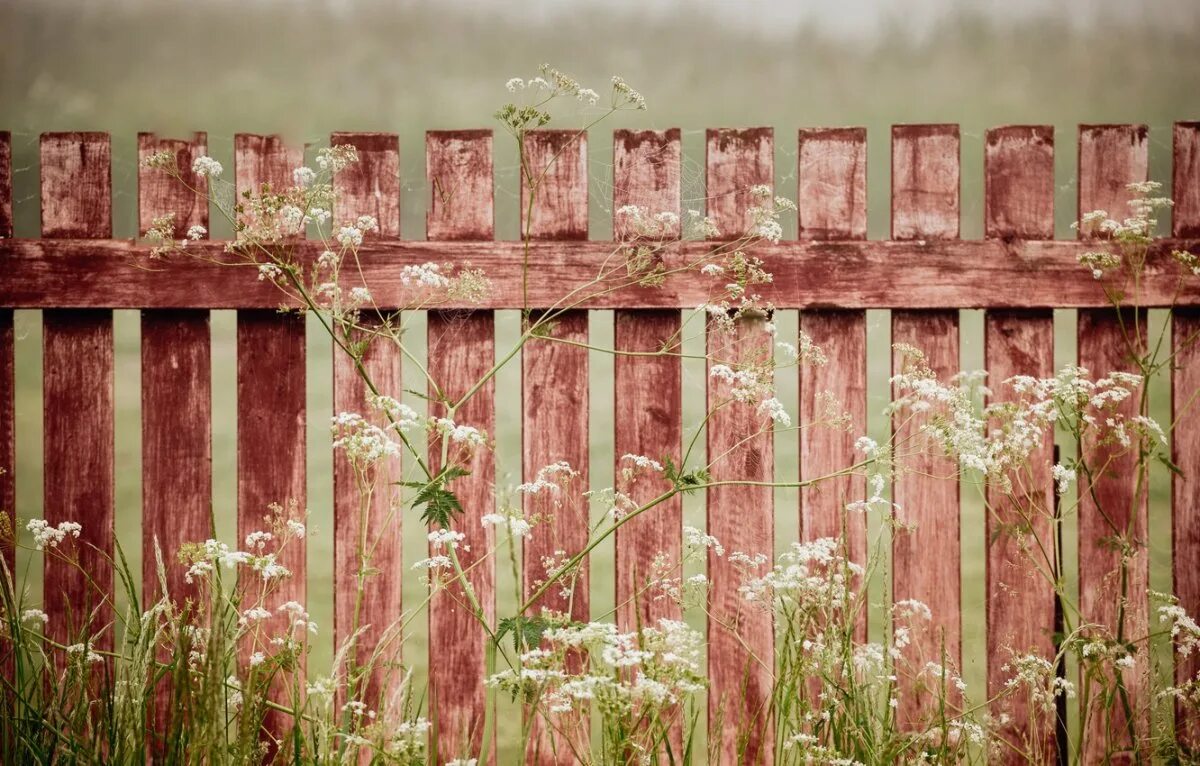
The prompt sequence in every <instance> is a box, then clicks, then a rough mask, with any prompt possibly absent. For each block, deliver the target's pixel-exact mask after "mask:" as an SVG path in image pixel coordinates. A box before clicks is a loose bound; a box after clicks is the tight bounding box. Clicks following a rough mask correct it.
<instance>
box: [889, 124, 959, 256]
mask: <svg viewBox="0 0 1200 766" xmlns="http://www.w3.org/2000/svg"><path fill="white" fill-rule="evenodd" d="M959 185H960V184H959V160H958V126H957V125H894V126H892V239H957V238H958V229H959V224H958V210H959Z"/></svg>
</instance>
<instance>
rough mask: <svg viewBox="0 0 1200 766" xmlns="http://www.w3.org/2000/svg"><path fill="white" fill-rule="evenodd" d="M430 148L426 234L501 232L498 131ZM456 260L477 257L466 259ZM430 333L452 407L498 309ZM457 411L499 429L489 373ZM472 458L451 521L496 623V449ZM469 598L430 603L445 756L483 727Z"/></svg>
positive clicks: (491, 755) (446, 139)
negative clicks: (490, 520) (486, 520)
mask: <svg viewBox="0 0 1200 766" xmlns="http://www.w3.org/2000/svg"><path fill="white" fill-rule="evenodd" d="M425 158H426V159H425V166H426V174H427V178H428V183H429V194H430V202H429V208H428V211H427V213H426V227H425V228H426V237H427V238H428V239H430V240H476V241H480V240H482V241H489V240H491V239H493V238H494V236H495V208H494V192H493V186H492V184H493V181H492V132H491V131H490V130H473V131H430V132H429V133H427V134H426V136H425ZM455 265H456V266H461V267H463V268H467V267H469V264H467V263H459V264H455ZM427 334H428V349H429V363H428V367H429V374H430V377H431V381H430V383H429V386H428V388H429V396H430V397H431V400H430V405H429V406H430V415H431V416H433V417H445V416H446V415H447V409H446V404H447V402H458V401H459V400H461V399H462V397H463V396H465V395H466V393H467V391H468V390H469V389H470V387H471V386H472V385H474V384H475V382H476V381H478V380H479V379H481V378H482V377H483V376H484V375H486V374H487V372H488V371H489V370H490V369H491V368H492V365H493V364H494V361H495V355H496V341H495V337H496V322H495V314H494V312H492V311H490V310H478V311H430V312H429V315H428V324H427ZM435 383H436V386H435V385H434V384H435ZM438 389H440V391H439V390H438ZM439 397H443V398H442V399H439ZM453 418H454V421H455V422H456V423H459V424H463V425H469V426H474V427H475V428H478V429H480V430H482V431H485V432H487V434H488V436H489V438H494V437H495V433H496V384H495V380H494V379H492V380H489V381H488V382H487V383H485V384H484V386H483V387H482V388H481V389H480V390H479V391H477V392H476V393H475V394H474V395H473V396H472V398H471V399H469V400H467V401H466V402H465V403H463V404H462V406H461V407H460V408H459V409H458V410H457V411H456V412H455V413H454V415H453ZM429 465H430V468H431V470H434V471H438V470H440V469H441V467H442V456H441V439H440V438H431V439H430V450H429ZM468 468H469V470H470V471H471V473H470V474H469V475H467V476H463V477H461V478H458V479H455V480H454V483H453V489H454V492H455V494H456V495H457V496H458V498H459V500H460V501H461V503H462V506H463V513H462V516H461V517H460V518H459V519H457V520H456V521H455V522H454V524H453V527H454V529H455V530H456V531H458V532H461V533H462V534H463V535H465V537H464V538H463V541H462V544H460V545H459V547H458V552H457V555H458V560H459V564H460V565H461V566H462V567H463V568H464V569H469V570H470V571H469V574H468V575H467V577H468V581H469V582H470V584H471V590H472V591H473V592H474V594H475V598H476V600H477V601H478V603H479V605H480V606H481V607H482V608H483V612H484V616H485V618H486V619H487V621H488V624H489V625H495V622H496V586H495V582H496V575H495V564H496V562H495V560H494V559H493V560H491V561H485V562H483V563H482V564H478V565H476V562H478V561H480V560H481V558H482V557H483V556H484V555H486V552H487V551H488V550H489V549H491V548H492V546H493V543H494V542H495V528H494V527H492V526H487V527H485V526H484V525H483V522H482V519H483V517H484V515H486V514H488V513H491V512H492V511H493V510H494V508H495V504H496V500H495V481H496V459H495V453H494V452H493V451H492V450H491V449H479V450H476V451H475V454H474V456H473V457H472V459H471V462H470V464H469V466H468ZM465 604H466V598H465V588H463V586H462V584H461V583H450V584H449V585H447V587H446V588H445V589H443V590H441V591H439V592H438V593H436V594H435V595H434V597H433V600H432V602H431V603H430V605H429V685H430V706H431V709H432V711H433V713H434V721H433V723H434V727H435V728H434V734H435V738H436V744H437V753H438V759H439V761H440V762H445V761H449V760H451V759H454V758H465V757H466V756H467V753H468V752H469V753H471V754H478V753H479V749H480V748H481V747H482V743H483V737H484V722H485V720H486V715H485V714H486V712H487V710H486V705H487V689H486V688H485V687H484V680H485V674H486V667H485V662H486V655H485V650H486V648H487V641H488V640H489V638H488V636H487V635H486V633H485V632H484V630H483V628H482V627H481V626H480V625H479V623H478V622H477V621H476V619H475V617H474V616H473V615H471V614H470V613H469V612H468V611H467V607H466V606H465ZM488 742H489V748H490V749H489V752H487V753H482V754H479V759H480V760H481V761H482V762H484V763H491V762H493V761H494V760H495V756H496V754H495V747H496V738H495V737H494V736H493V737H491V738H490V739H489V740H488Z"/></svg>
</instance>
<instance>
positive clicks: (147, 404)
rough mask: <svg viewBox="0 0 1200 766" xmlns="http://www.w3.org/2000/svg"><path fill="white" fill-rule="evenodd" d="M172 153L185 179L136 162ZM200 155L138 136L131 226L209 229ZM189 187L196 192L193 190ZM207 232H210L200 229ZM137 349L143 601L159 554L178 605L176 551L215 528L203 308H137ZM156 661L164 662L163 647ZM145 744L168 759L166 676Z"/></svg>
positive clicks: (201, 147) (154, 579)
mask: <svg viewBox="0 0 1200 766" xmlns="http://www.w3.org/2000/svg"><path fill="white" fill-rule="evenodd" d="M162 151H165V152H170V153H171V154H172V155H174V158H175V166H176V167H177V168H178V169H179V170H180V172H181V174H182V175H183V178H185V179H186V182H184V181H181V180H179V179H176V178H174V177H172V176H171V174H169V173H167V172H165V171H163V170H158V169H152V168H147V167H144V166H143V165H142V163H143V162H144V161H145V160H146V159H147V158H149V157H150V156H151V155H153V154H155V153H157V152H162ZM204 154H207V139H206V137H205V134H203V133H196V134H194V135H193V136H192V138H191V139H190V140H186V141H180V140H171V139H162V138H159V137H157V136H155V135H154V134H153V133H139V134H138V231H139V232H140V233H144V232H145V231H147V230H148V229H150V228H151V227H152V226H153V225H154V219H155V218H156V217H158V216H162V215H167V214H174V229H173V232H172V236H173V237H174V238H176V239H183V238H185V237H187V235H188V229H189V228H191V227H192V226H203V227H205V229H207V228H208V200H207V199H206V198H205V196H204V193H205V192H206V191H207V188H208V179H207V178H204V177H203V176H199V175H197V174H195V173H192V172H191V167H192V161H193V160H194V159H195V158H196V157H198V156H201V155H204ZM189 186H190V187H191V188H188V187H189ZM192 189H196V190H199V192H200V193H199V194H197V193H196V192H195V191H192ZM204 239H207V233H206V234H205V235H204ZM141 324H142V331H141V342H142V349H141V352H142V354H141V356H142V359H141V361H142V365H141V367H142V599H143V603H145V604H153V603H154V602H156V601H157V600H158V599H159V598H161V597H162V587H161V585H160V577H159V571H158V567H159V560H160V557H161V561H162V565H163V569H164V574H165V578H164V579H165V580H166V587H167V593H168V594H170V597H171V599H172V600H173V601H174V602H175V603H176V604H178V605H180V606H182V605H183V604H184V603H185V602H186V601H187V600H188V599H193V598H195V597H197V596H199V594H200V591H199V589H197V588H196V587H195V586H194V585H189V584H188V583H187V581H186V578H185V574H186V568H185V567H183V566H181V565H180V563H179V549H180V546H181V545H183V544H185V543H197V542H202V541H204V540H207V539H209V538H212V537H214V536H215V533H214V530H213V516H212V361H211V355H212V354H211V345H210V335H209V317H208V312H207V311H205V310H203V309H175V310H172V309H165V310H151V311H143V312H142V316H141ZM159 659H160V660H161V661H164V662H169V661H170V659H171V658H170V656H169V653H167V652H160V656H159ZM148 708H149V709H148V711H147V716H148V718H147V726H148V727H149V729H150V732H149V742H148V746H149V748H150V752H151V754H152V755H153V757H154V758H169V757H170V756H169V754H170V753H171V751H172V750H173V745H175V739H174V738H173V737H172V732H173V726H174V725H178V724H180V723H181V722H180V721H175V720H173V717H174V716H175V715H177V714H178V713H177V711H176V710H175V706H174V705H173V704H172V692H171V685H170V679H169V678H164V679H163V680H162V681H161V682H160V683H159V684H158V685H157V686H156V689H155V694H154V701H153V702H152V703H151V704H150V705H149V706H148Z"/></svg>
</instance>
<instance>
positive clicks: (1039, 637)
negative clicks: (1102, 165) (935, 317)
mask: <svg viewBox="0 0 1200 766" xmlns="http://www.w3.org/2000/svg"><path fill="white" fill-rule="evenodd" d="M984 173H985V175H984V179H985V181H984V184H985V186H984V188H985V200H984V210H985V221H984V234H985V236H987V237H990V238H999V239H1016V238H1021V239H1051V238H1053V236H1054V129H1053V128H1052V127H1050V126H1011V127H1003V128H996V129H994V130H990V131H988V133H987V137H986V140H985V147H984ZM984 357H985V364H986V367H987V373H988V381H989V384H990V387H991V390H992V392H993V397H992V401H993V402H995V401H1010V400H1012V399H1013V398H1014V397H1013V393H1012V391H1011V389H1010V388H1009V387H1008V386H1006V385H1004V381H1005V380H1007V379H1009V378H1011V377H1013V376H1014V375H1032V376H1034V377H1038V378H1048V377H1051V376H1053V374H1054V316H1053V313H1052V312H1051V311H1049V310H1044V311H1025V312H1022V311H992V312H989V313H988V315H987V318H986V319H985V329H984ZM1053 463H1054V434H1053V432H1052V430H1051V429H1047V431H1046V433H1045V434H1044V435H1043V439H1042V443H1041V444H1040V445H1039V446H1038V447H1037V448H1036V449H1035V450H1034V451H1033V452H1032V453H1031V454H1030V457H1029V465H1028V468H1027V469H1025V470H1022V471H1020V472H1019V474H1018V475H1010V477H1009V478H1010V479H1011V481H1012V489H1011V491H1010V492H1005V491H1003V490H1002V489H1001V488H1000V487H998V486H991V487H989V489H988V505H989V506H990V510H989V511H988V513H987V517H986V536H987V538H986V539H987V541H988V549H987V575H986V581H987V585H986V588H987V645H988V648H987V656H988V666H987V668H988V694H989V695H999V694H1000V693H1001V692H1002V691H1003V690H1004V687H1005V683H1006V682H1007V681H1008V680H1009V679H1010V678H1011V673H1006V672H1005V671H1004V670H1003V668H1004V666H1005V663H1007V662H1008V661H1009V660H1011V659H1012V657H1013V655H1014V654H1027V653H1033V654H1036V655H1037V656H1039V657H1042V658H1043V659H1045V660H1047V661H1050V662H1053V661H1054V655H1055V651H1056V647H1055V644H1054V638H1053V634H1054V630H1055V624H1054V610H1055V596H1054V584H1053V581H1052V579H1051V578H1053V577H1055V576H1056V565H1055V562H1054V560H1053V557H1050V558H1049V559H1048V558H1047V556H1046V555H1045V552H1046V551H1047V550H1049V549H1048V548H1046V547H1044V545H1039V544H1038V542H1037V541H1039V540H1040V541H1043V543H1044V544H1045V545H1048V544H1049V542H1050V541H1051V540H1052V539H1053V538H1052V535H1053V534H1056V531H1055V528H1054V526H1053V525H1052V524H1051V521H1050V515H1051V514H1052V513H1053V512H1054V507H1055V505H1054V503H1055V497H1054V480H1053V478H1052V476H1051V472H1050V469H1051V465H1052V464H1053ZM994 712H995V713H996V714H997V717H998V718H999V717H1000V716H1001V715H1003V714H1007V719H1002V720H1007V721H1008V723H1007V724H1006V725H1004V726H1002V727H1000V731H999V736H1001V737H1003V738H1004V740H1005V741H1006V742H1008V743H1009V745H1010V746H1011V747H1009V748H1005V749H1004V750H1003V752H1002V753H1000V754H999V756H998V758H999V760H1000V762H1003V763H1014V764H1015V763H1022V762H1026V761H1025V755H1024V754H1029V755H1030V756H1032V757H1033V758H1034V759H1035V760H1037V761H1039V762H1050V761H1052V760H1053V758H1054V755H1055V750H1056V744H1057V743H1056V737H1055V733H1056V732H1055V728H1056V727H1055V725H1054V723H1055V722H1054V719H1053V717H1052V716H1048V715H1046V714H1045V713H1044V712H1042V711H1036V710H1030V709H1029V706H1028V699H1027V698H1026V697H1025V696H1024V695H1013V696H1011V697H1010V698H1009V699H1008V700H1007V701H1006V702H1005V704H1004V705H1003V706H1002V707H998V709H997V710H995V711H994Z"/></svg>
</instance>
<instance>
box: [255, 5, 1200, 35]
mask: <svg viewBox="0 0 1200 766" xmlns="http://www.w3.org/2000/svg"><path fill="white" fill-rule="evenodd" d="M259 1H260V2H289V3H290V2H295V1H296V0H259ZM317 1H318V2H320V1H322V0H317ZM323 1H324V2H328V3H329V4H330V5H334V6H344V7H352V6H353V5H354V3H355V2H356V0H323ZM396 2H398V3H407V4H414V5H421V4H425V3H424V2H422V0H396ZM433 2H435V3H452V4H455V5H460V6H461V5H466V6H474V7H478V8H480V9H481V10H486V11H488V12H493V13H497V14H499V15H504V16H517V15H519V16H520V17H521V18H524V19H528V20H529V21H536V22H543V23H553V22H554V21H557V20H559V19H561V18H562V17H563V16H564V15H569V14H570V13H572V12H573V11H575V10H577V9H578V8H580V7H607V8H613V9H614V10H623V11H630V12H633V13H634V14H645V15H649V16H656V17H660V18H670V17H671V16H676V15H679V14H688V15H695V14H705V15H709V16H713V17H716V18H719V19H721V20H722V22H723V23H728V24H735V25H740V26H744V27H746V28H748V29H751V30H754V31H757V32H760V33H763V34H788V33H790V32H791V31H792V30H793V29H794V28H795V27H796V26H797V25H800V24H806V23H807V24H814V25H816V26H819V27H821V28H823V29H825V30H827V31H830V32H836V33H838V34H840V35H844V36H849V37H870V36H872V35H874V34H877V33H878V32H880V31H881V30H882V29H894V28H895V27H896V26H897V25H899V26H900V27H901V28H906V29H907V31H909V32H910V33H912V34H917V35H919V34H920V32H921V30H923V29H927V28H929V26H930V25H931V23H932V22H935V21H937V20H938V19H939V18H942V17H945V16H948V15H951V14H954V13H956V12H963V11H969V12H973V13H976V14H981V15H984V16H985V17H988V18H992V19H994V20H998V21H1003V20H1004V19H1006V18H1008V19H1021V20H1025V19H1029V18H1039V17H1051V18H1055V19H1067V20H1070V21H1071V22H1072V23H1074V24H1078V25H1080V26H1087V25H1089V24H1092V23H1094V22H1096V21H1098V20H1101V19H1104V20H1121V21H1139V20H1146V21H1148V22H1149V23H1151V24H1154V25H1162V26H1170V25H1177V24H1178V23H1179V22H1180V21H1181V20H1183V19H1187V18H1191V19H1194V18H1195V17H1196V16H1197V15H1200V0H520V1H519V2H518V1H515V0H433Z"/></svg>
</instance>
